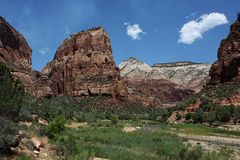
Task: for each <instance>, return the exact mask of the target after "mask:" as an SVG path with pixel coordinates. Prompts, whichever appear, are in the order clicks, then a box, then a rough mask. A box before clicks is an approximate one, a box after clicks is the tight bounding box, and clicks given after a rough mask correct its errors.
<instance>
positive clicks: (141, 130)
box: [29, 120, 240, 160]
mask: <svg viewBox="0 0 240 160" xmlns="http://www.w3.org/2000/svg"><path fill="white" fill-rule="evenodd" d="M65 126H66V129H65V131H63V132H61V133H60V134H58V135H56V136H55V137H54V138H53V139H52V140H50V141H49V143H51V144H52V145H56V146H58V147H59V148H60V153H58V155H57V156H55V158H56V159H63V157H65V159H70V160H71V159H73V160H75V159H76V160H77V159H95V160H96V159H99V160H101V159H111V160H155V159H156V160H161V159H164V160H166V159H170V160H175V159H176V160H177V159H179V160H181V159H184V160H185V159H186V160H188V159H189V160H196V159H201V160H204V159H208V160H211V159H212V160H213V159H214V160H215V159H216V160H218V159H219V160H225V159H226V160H227V159H233V160H234V159H240V157H239V156H240V152H239V151H240V131H237V130H234V131H230V130H226V129H222V128H213V127H208V126H205V125H198V124H165V123H160V122H154V121H118V122H115V123H112V122H111V121H109V120H101V121H97V122H94V123H71V122H69V123H68V124H66V125H65ZM31 127H33V128H35V133H34V132H32V129H30V128H31ZM30 128H29V131H31V132H32V133H31V135H37V132H39V131H37V130H36V126H35V127H34V125H32V126H30ZM45 151H46V150H45ZM40 155H43V153H41V150H40ZM35 158H36V159H44V158H43V157H42V158H40V157H38V156H35ZM35 158H34V159H35ZM48 158H49V156H48ZM55 158H54V156H52V159H55Z"/></svg>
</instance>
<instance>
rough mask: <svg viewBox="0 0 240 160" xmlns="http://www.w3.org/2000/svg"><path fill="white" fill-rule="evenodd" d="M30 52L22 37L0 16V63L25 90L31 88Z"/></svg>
mask: <svg viewBox="0 0 240 160" xmlns="http://www.w3.org/2000/svg"><path fill="white" fill-rule="evenodd" d="M31 56H32V50H31V48H30V47H29V46H28V43H27V42H26V40H25V39H24V37H23V36H22V35H21V34H20V33H19V32H17V31H16V30H15V29H14V28H13V27H12V26H11V25H10V24H9V23H8V22H7V21H6V20H5V19H4V18H2V17H1V16H0V62H1V63H5V64H7V65H8V66H9V68H10V70H11V73H12V74H13V75H14V76H16V77H18V78H19V79H20V80H21V81H22V83H23V85H24V86H25V88H26V90H29V89H30V88H31V86H32V79H31V70H32V64H31V62H32V60H31V58H32V57H31Z"/></svg>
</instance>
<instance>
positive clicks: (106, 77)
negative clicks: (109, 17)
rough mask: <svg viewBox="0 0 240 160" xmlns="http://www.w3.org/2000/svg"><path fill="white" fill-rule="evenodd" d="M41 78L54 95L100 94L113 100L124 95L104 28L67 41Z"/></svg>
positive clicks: (44, 70) (88, 31)
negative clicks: (47, 82)
mask: <svg viewBox="0 0 240 160" xmlns="http://www.w3.org/2000/svg"><path fill="white" fill-rule="evenodd" d="M42 74H43V75H46V76H47V77H48V78H49V80H48V81H49V86H50V88H51V90H52V92H53V95H71V96H74V97H83V96H93V95H99V94H101V95H106V96H112V97H113V98H114V99H120V98H121V97H124V95H125V86H124V83H123V82H122V81H121V80H120V72H119V70H118V68H116V66H115V62H114V60H113V57H112V49H111V44H110V40H109V38H108V35H107V32H105V30H104V29H103V28H102V27H97V28H92V29H90V30H87V31H83V32H79V33H77V34H75V35H72V36H70V37H69V38H68V39H66V40H65V41H64V42H63V44H62V45H61V46H60V47H59V48H58V49H57V51H56V54H55V56H54V59H53V61H52V62H50V63H48V64H47V66H46V67H45V68H44V69H43V70H42Z"/></svg>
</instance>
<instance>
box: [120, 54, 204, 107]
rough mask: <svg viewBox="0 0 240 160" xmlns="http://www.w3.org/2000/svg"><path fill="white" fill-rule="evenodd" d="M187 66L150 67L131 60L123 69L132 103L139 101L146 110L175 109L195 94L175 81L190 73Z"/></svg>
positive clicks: (121, 66)
mask: <svg viewBox="0 0 240 160" xmlns="http://www.w3.org/2000/svg"><path fill="white" fill-rule="evenodd" d="M184 65H186V64H185V63H178V64H161V65H160V64H158V65H155V66H153V67H150V66H149V65H147V64H146V63H144V62H141V61H138V60H137V59H135V58H129V59H128V60H127V61H123V62H122V63H121V64H120V65H119V68H120V71H121V76H122V77H123V78H124V79H125V81H126V84H127V87H128V98H129V99H130V100H132V101H133V100H134V99H136V100H138V101H141V102H143V103H144V105H145V106H156V107H171V106H174V105H175V104H176V103H177V102H179V101H182V100H183V99H185V98H187V97H189V96H191V95H193V93H194V91H193V90H191V89H192V88H186V87H184V86H183V84H184V83H181V82H180V81H177V82H178V83H176V81H174V80H177V78H179V79H180V78H182V79H184V78H185V77H184V76H186V74H187V73H188V72H189V71H188V70H187V69H186V68H184ZM181 67H182V68H181ZM189 68H190V67H189ZM184 69H185V70H184ZM194 69H196V68H194ZM189 70H190V69H189ZM204 74H205V73H204ZM195 78H196V77H195ZM205 79H206V77H205ZM201 82H202V81H201ZM189 83H190V82H189V81H188V84H189ZM180 84H181V85H180ZM201 87H202V86H201ZM146 97H147V98H146Z"/></svg>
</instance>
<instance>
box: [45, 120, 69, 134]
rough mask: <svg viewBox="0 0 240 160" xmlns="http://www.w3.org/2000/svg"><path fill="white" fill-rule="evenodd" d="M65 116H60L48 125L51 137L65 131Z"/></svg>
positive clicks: (48, 132)
mask: <svg viewBox="0 0 240 160" xmlns="http://www.w3.org/2000/svg"><path fill="white" fill-rule="evenodd" d="M64 125H65V118H64V117H62V116H58V117H56V118H54V119H53V121H52V122H51V123H50V124H49V125H48V127H47V134H48V136H49V138H54V137H55V136H56V135H58V134H59V133H61V132H62V131H64V129H65V126H64Z"/></svg>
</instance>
